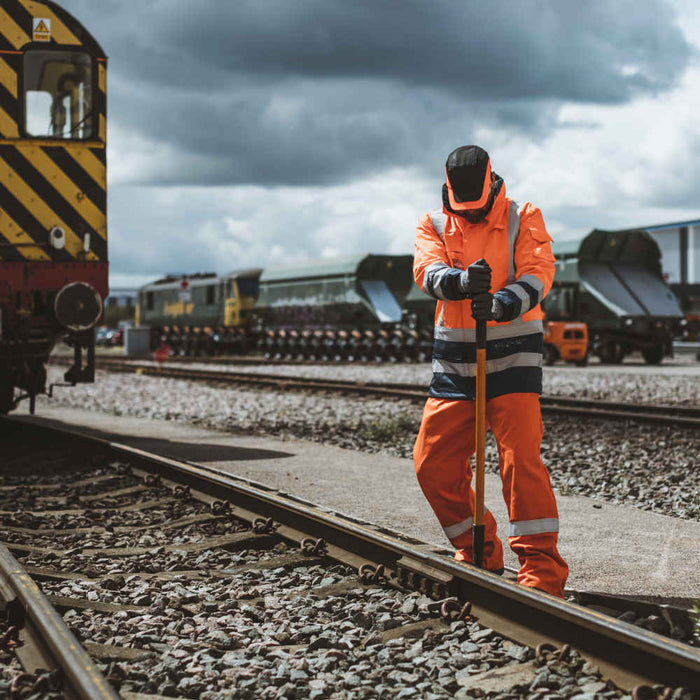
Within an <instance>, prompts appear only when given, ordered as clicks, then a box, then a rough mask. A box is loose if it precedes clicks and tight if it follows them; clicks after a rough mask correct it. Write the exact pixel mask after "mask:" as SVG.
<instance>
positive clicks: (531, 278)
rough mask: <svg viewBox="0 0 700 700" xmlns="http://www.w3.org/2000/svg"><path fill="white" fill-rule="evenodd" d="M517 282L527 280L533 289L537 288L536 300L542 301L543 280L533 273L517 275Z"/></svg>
mask: <svg viewBox="0 0 700 700" xmlns="http://www.w3.org/2000/svg"><path fill="white" fill-rule="evenodd" d="M518 282H527V284H529V285H530V286H531V287H532V288H533V289H535V290H537V300H538V301H542V296H543V294H544V282H543V281H542V280H541V279H540V278H539V277H535V275H521V276H520V277H518Z"/></svg>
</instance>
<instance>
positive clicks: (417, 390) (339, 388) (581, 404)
mask: <svg viewBox="0 0 700 700" xmlns="http://www.w3.org/2000/svg"><path fill="white" fill-rule="evenodd" d="M98 368H105V369H108V370H109V371H112V372H126V373H132V372H135V373H139V374H146V375H150V376H158V377H168V378H171V379H184V380H188V381H207V382H224V383H233V384H248V385H255V386H263V387H271V388H274V389H301V390H304V389H313V390H316V391H331V392H340V393H352V394H359V395H364V396H366V395H370V396H379V397H382V398H395V399H403V400H407V401H412V402H423V401H425V399H426V398H427V395H428V393H427V388H426V387H423V386H419V385H415V384H399V383H375V382H356V381H349V380H342V379H333V380H330V379H323V378H317V377H313V378H311V377H308V378H307V377H292V376H288V375H284V374H271V373H262V372H235V371H230V370H226V371H223V370H222V371H217V370H203V369H192V368H184V367H172V366H167V365H165V366H161V367H159V366H157V365H155V364H153V363H144V362H134V361H128V362H127V361H120V360H107V361H105V360H104V359H102V360H99V361H98ZM540 405H541V406H542V411H543V412H544V413H549V414H555V415H575V416H585V417H593V418H605V419H610V420H634V421H638V422H647V423H654V424H659V423H663V424H666V425H673V426H675V427H681V428H698V427H700V409H698V408H695V407H693V406H670V405H661V404H630V403H624V402H621V401H602V400H598V399H577V398H569V397H560V396H551V395H543V396H541V397H540Z"/></svg>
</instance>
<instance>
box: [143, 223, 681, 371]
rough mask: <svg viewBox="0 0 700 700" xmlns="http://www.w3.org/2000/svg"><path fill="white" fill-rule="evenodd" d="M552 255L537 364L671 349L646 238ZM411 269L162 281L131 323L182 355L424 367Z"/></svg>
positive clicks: (385, 259)
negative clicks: (254, 354)
mask: <svg viewBox="0 0 700 700" xmlns="http://www.w3.org/2000/svg"><path fill="white" fill-rule="evenodd" d="M554 252H555V256H556V258H557V263H556V272H555V278H554V285H553V287H552V290H551V291H550V293H549V295H548V296H547V297H546V299H545V301H544V307H545V312H546V317H547V323H546V335H545V362H546V364H552V363H553V362H555V361H556V360H557V359H561V360H564V361H569V362H574V363H575V364H577V365H580V366H583V365H585V364H586V362H587V360H588V357H589V355H590V354H592V355H598V356H599V357H600V358H601V360H602V361H603V362H609V363H610V362H621V361H622V359H623V357H624V355H625V354H627V353H629V352H631V351H632V350H640V351H641V352H642V354H643V355H644V357H645V359H646V360H647V362H650V363H651V362H660V361H661V359H662V358H663V356H664V355H667V354H669V353H670V352H671V351H672V345H671V339H672V336H673V334H674V333H675V332H676V330H677V326H678V323H679V322H680V320H681V318H682V314H681V311H680V308H679V307H678V302H677V301H676V299H675V297H674V295H673V293H672V292H671V290H670V289H669V288H668V286H667V285H666V284H665V283H664V281H663V277H662V275H661V266H660V252H659V249H658V246H656V243H655V242H654V240H653V239H652V238H651V236H650V235H649V234H648V233H646V232H645V231H638V230H635V231H624V232H605V231H597V230H596V231H593V232H592V233H590V234H589V235H588V236H586V237H585V238H584V239H583V240H579V241H573V242H572V241H565V242H563V243H560V244H555V246H554ZM412 264H413V258H412V256H411V255H357V256H350V257H345V258H340V259H336V260H321V261H318V262H308V263H305V264H299V265H293V266H286V267H279V268H270V269H266V270H243V271H239V272H236V273H230V274H228V275H224V276H222V277H217V276H216V275H215V274H213V273H210V274H205V275H195V276H193V277H189V278H181V277H179V276H170V277H167V278H165V279H163V280H158V281H157V282H154V283H152V284H149V285H146V286H144V287H142V288H141V290H139V297H138V309H139V315H138V321H139V322H140V323H144V324H145V325H149V326H151V328H152V330H153V339H152V344H153V347H155V345H156V344H157V342H158V340H159V339H165V340H166V341H167V343H168V344H169V345H170V346H171V348H173V350H174V351H175V353H176V354H182V355H188V354H237V353H241V352H245V351H247V350H254V349H255V350H258V351H259V352H261V353H263V355H264V356H265V357H267V358H272V359H279V358H299V359H315V360H318V359H324V360H329V359H330V360H348V361H352V360H364V361H367V360H375V361H382V360H389V361H398V360H407V361H415V360H419V361H420V360H427V359H429V358H430V355H431V351H432V331H433V321H434V314H435V300H434V299H433V298H431V297H429V296H428V295H426V294H425V293H424V292H422V291H421V290H420V289H419V288H418V287H417V286H416V285H415V284H414V283H413V276H412V271H411V268H412ZM183 283H186V285H187V289H183ZM589 340H590V342H589Z"/></svg>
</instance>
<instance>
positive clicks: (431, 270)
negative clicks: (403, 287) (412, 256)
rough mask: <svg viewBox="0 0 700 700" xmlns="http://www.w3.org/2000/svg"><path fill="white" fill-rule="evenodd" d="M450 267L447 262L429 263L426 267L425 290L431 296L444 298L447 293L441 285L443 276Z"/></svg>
mask: <svg viewBox="0 0 700 700" xmlns="http://www.w3.org/2000/svg"><path fill="white" fill-rule="evenodd" d="M450 269H451V268H450V266H449V265H446V264H445V263H439V262H438V263H433V264H432V265H428V267H426V268H425V274H424V276H423V291H424V292H425V293H426V294H429V295H430V296H431V297H437V298H438V299H444V298H445V295H444V294H443V293H442V287H441V286H440V285H441V282H442V278H443V276H444V275H445V273H446V272H448V271H449V270H450Z"/></svg>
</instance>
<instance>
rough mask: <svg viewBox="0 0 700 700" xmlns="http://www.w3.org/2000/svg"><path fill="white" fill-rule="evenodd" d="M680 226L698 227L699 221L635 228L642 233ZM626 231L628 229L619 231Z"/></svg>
mask: <svg viewBox="0 0 700 700" xmlns="http://www.w3.org/2000/svg"><path fill="white" fill-rule="evenodd" d="M681 226H700V219H689V220H688V221H674V222H673V223H670V224H654V225H653V226H637V227H636V228H641V229H642V230H644V231H663V230H664V229H667V228H680V227H681ZM620 230H622V231H627V230H628V229H620Z"/></svg>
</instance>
